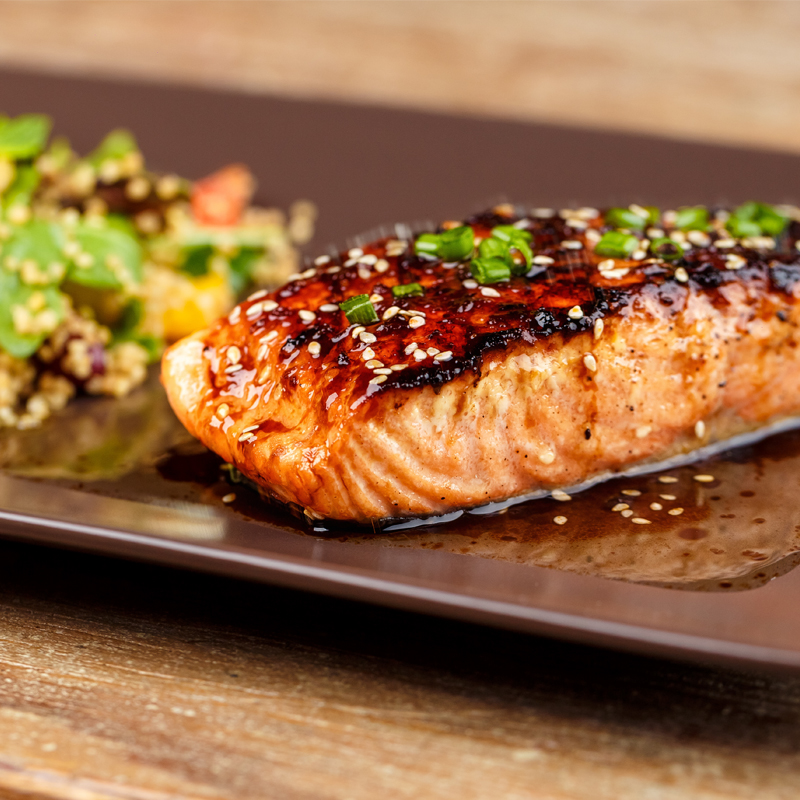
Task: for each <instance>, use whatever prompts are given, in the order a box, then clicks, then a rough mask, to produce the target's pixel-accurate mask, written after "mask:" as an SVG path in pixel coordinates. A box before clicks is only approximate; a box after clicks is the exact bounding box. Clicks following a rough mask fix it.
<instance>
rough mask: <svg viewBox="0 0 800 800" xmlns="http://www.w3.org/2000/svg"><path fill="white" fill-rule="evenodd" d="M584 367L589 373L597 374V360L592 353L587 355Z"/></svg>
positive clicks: (584, 359) (584, 358)
mask: <svg viewBox="0 0 800 800" xmlns="http://www.w3.org/2000/svg"><path fill="white" fill-rule="evenodd" d="M583 365H584V366H585V367H586V369H588V370H589V372H597V359H596V358H595V357H594V356H593V355H592V354H591V353H586V355H585V356H584V357H583Z"/></svg>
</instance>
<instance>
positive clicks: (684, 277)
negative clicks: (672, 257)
mask: <svg viewBox="0 0 800 800" xmlns="http://www.w3.org/2000/svg"><path fill="white" fill-rule="evenodd" d="M675 280H676V281H678V283H686V282H687V281H688V280H689V273H688V272H687V271H686V269H685V268H684V267H678V268H677V269H676V270H675Z"/></svg>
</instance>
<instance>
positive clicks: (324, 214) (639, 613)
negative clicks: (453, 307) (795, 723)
mask: <svg viewBox="0 0 800 800" xmlns="http://www.w3.org/2000/svg"><path fill="white" fill-rule="evenodd" d="M0 111H2V112H5V113H11V114H14V113H19V112H22V111H46V112H48V113H51V114H52V115H53V116H54V117H55V120H56V128H57V130H58V131H59V132H62V133H66V134H67V135H68V136H70V137H71V138H72V140H73V141H74V143H75V145H76V146H77V147H78V149H84V150H86V149H89V148H90V147H91V146H92V145H93V144H94V143H95V142H96V141H97V140H98V139H99V138H100V136H101V135H102V134H103V133H104V132H105V131H107V130H108V129H110V128H112V127H118V126H128V127H130V128H132V129H133V130H134V131H136V133H137V134H138V136H139V139H140V141H141V144H142V146H143V149H144V151H145V153H146V154H147V156H148V159H149V163H151V164H152V165H153V166H154V167H156V168H160V169H163V170H175V171H177V172H182V173H184V174H188V175H190V176H198V175H201V174H203V173H204V172H207V171H210V170H212V169H214V168H216V167H218V166H220V165H222V164H224V163H227V162H230V161H243V162H246V163H248V164H250V165H252V167H253V168H254V170H255V172H256V174H257V176H258V178H259V181H260V186H261V189H260V195H261V201H262V202H265V203H275V204H278V205H282V206H287V205H288V204H289V203H291V202H292V201H293V200H295V199H299V198H309V199H312V200H314V201H315V202H316V203H317V204H318V205H319V208H320V226H319V233H318V235H317V237H316V240H315V244H314V246H313V248H312V251H318V252H322V251H324V250H325V249H326V247H327V245H328V244H329V243H331V242H338V243H340V244H344V243H345V242H346V241H347V238H348V236H350V235H352V234H358V233H361V232H363V231H365V230H367V229H369V228H371V227H374V226H378V225H380V224H384V223H391V222H396V221H405V222H413V221H416V220H420V219H426V218H430V219H434V220H439V219H444V218H458V217H460V216H462V215H465V214H467V213H469V212H472V211H475V210H477V209H479V208H480V207H482V206H484V205H487V204H489V203H491V202H494V201H496V200H499V199H502V198H508V199H513V200H515V201H519V202H528V203H531V204H533V205H546V206H555V207H559V206H561V205H568V204H570V205H571V204H580V205H609V204H612V203H618V202H626V203H629V202H632V201H636V202H647V203H656V204H660V205H662V206H672V205H678V204H688V203H694V202H707V203H714V202H727V203H736V202H740V201H742V200H745V199H751V198H754V199H763V200H767V201H774V202H782V201H792V200H793V201H797V200H798V199H800V198H798V197H797V196H796V194H795V195H793V194H791V190H792V188H793V187H797V186H798V185H800V180H798V178H800V158H797V157H794V156H788V155H780V154H769V153H758V152H749V151H743V150H735V149H730V148H720V147H710V146H702V145H696V144H688V143H679V142H672V141H666V140H658V139H654V138H644V137H634V136H625V135H621V134H610V133H598V132H589V131H578V130H572V129H566V128H556V127H548V126H535V125H525V124H521V123H511V122H498V121H487V120H478V119H466V118H456V117H449V116H437V115H432V114H422V113H416V112H410V111H398V110H387V109H374V108H363V107H357V106H346V105H336V104H329V103H311V102H299V101H291V100H279V99H275V98H263V97H262V98H258V97H249V96H239V95H234V94H225V93H214V92H203V91H199V90H187V89H176V88H167V87H155V86H142V85H136V84H123V83H111V82H101V81H86V80H76V79H75V80H72V79H60V78H54V77H44V76H36V75H30V74H22V73H8V72H6V73H0ZM0 465H2V466H3V468H4V469H3V472H2V474H0V520H2V532H3V534H4V535H7V536H12V537H16V538H20V539H25V540H29V541H37V542H47V543H51V544H54V545H60V546H67V547H76V548H81V549H85V550H91V551H95V552H101V553H108V554H113V555H119V556H125V557H131V558H140V559H147V560H151V561H156V562H161V563H165V564H172V565H176V566H180V567H190V568H195V569H203V570H210V571H215V572H220V573H224V574H229V575H236V576H241V577H245V578H251V579H258V580H265V581H270V582H274V583H281V584H284V585H288V586H294V587H298V588H305V589H311V590H314V591H317V592H321V593H328V594H336V595H342V596H347V597H353V598H358V599H363V600H368V601H372V602H378V603H385V604H389V605H395V606H401V607H404V608H410V609H414V610H419V611H426V612H431V613H441V614H446V615H450V616H455V617H460V618H464V619H469V620H474V621H478V622H484V623H489V624H497V625H503V626H506V627H512V628H517V629H520V630H526V631H532V632H540V633H547V634H551V635H557V636H562V637H567V638H572V639H577V640H581V641H588V642H595V643H605V644H611V645H614V646H621V647H627V648H630V649H636V650H643V651H649V652H660V653H671V654H673V655H681V656H684V657H693V658H716V659H733V660H739V661H745V662H751V663H760V664H764V665H772V666H783V667H792V668H795V667H800V610H798V609H800V570H794V567H795V566H796V565H797V564H798V563H800V539H799V538H798V531H800V510H798V508H797V506H796V497H797V495H796V494H795V493H796V492H797V491H798V488H800V433H797V432H796V431H791V430H788V431H784V432H782V433H778V434H776V435H774V436H772V437H770V438H769V439H767V440H765V441H763V442H761V443H757V444H750V445H747V446H741V447H739V448H737V449H735V450H732V451H730V452H728V453H726V454H723V455H719V456H715V457H714V458H712V459H710V460H709V461H707V462H706V463H704V464H702V465H695V466H692V467H681V468H676V469H672V470H670V471H668V472H666V473H654V474H653V475H649V476H640V477H637V478H630V479H627V480H617V481H614V482H611V483H606V484H603V485H601V486H596V487H594V488H593V489H590V490H588V491H586V492H584V493H582V494H581V495H579V496H576V497H575V498H573V499H572V500H571V501H569V502H567V503H558V502H556V501H555V500H550V499H548V500H541V501H534V502H530V503H526V504H523V505H519V506H515V507H513V508H511V509H509V510H508V511H506V512H504V513H501V514H492V515H480V514H465V515H462V516H461V517H459V518H458V519H456V520H454V521H452V522H450V523H448V524H447V525H443V526H422V527H417V528H412V529H408V530H401V531H394V532H388V533H382V534H375V533H372V532H369V531H363V530H358V529H356V528H354V527H347V526H343V527H342V528H341V529H338V530H335V531H314V530H312V529H310V528H309V527H308V526H307V525H306V523H304V522H302V521H298V520H296V519H294V518H293V517H292V516H290V515H289V514H288V513H287V512H286V511H285V510H283V509H279V508H270V507H267V506H266V505H264V503H262V502H261V501H260V500H259V499H258V497H257V496H255V495H254V494H253V493H252V492H251V490H250V489H248V488H246V487H244V486H231V485H230V484H228V483H226V482H225V480H224V479H223V477H222V476H221V473H220V465H219V462H218V461H217V460H216V459H215V458H214V457H212V456H210V455H209V454H208V453H206V452H204V451H203V450H202V448H200V447H199V446H198V445H196V444H195V443H193V442H192V441H191V440H190V439H189V437H188V436H187V435H186V434H185V432H184V431H183V430H182V429H181V427H180V426H179V425H178V424H177V422H176V421H175V419H174V417H173V416H172V414H171V412H170V410H169V408H168V406H167V404H166V401H165V398H164V395H163V392H162V390H161V389H160V387H159V385H158V382H157V380H156V379H155V376H153V379H152V380H151V382H150V383H149V384H148V385H147V386H146V387H144V388H143V389H141V390H140V391H138V392H136V393H135V394H133V395H132V396H130V397H128V398H125V399H123V400H121V401H109V400H81V401H79V402H77V403H75V404H73V405H72V406H70V407H69V408H68V409H67V410H66V411H65V412H63V413H62V414H61V415H59V416H58V417H57V418H56V419H54V420H51V421H50V422H49V423H48V424H47V425H45V426H44V427H43V428H41V429H39V430H35V431H28V432H7V433H5V434H3V435H2V436H0ZM698 474H704V475H710V476H711V479H710V480H708V481H705V482H702V481H698V480H696V479H695V476H697V475H698ZM664 478H666V479H667V480H668V481H670V482H662V480H660V479H664ZM227 494H235V495H236V499H235V500H234V501H233V502H231V503H223V502H222V497H223V496H225V495H227ZM620 503H626V504H627V505H628V506H629V507H630V510H633V512H634V514H633V515H632V516H631V517H628V518H626V517H623V516H622V515H621V514H620V512H619V511H612V510H611V509H612V508H614V507H615V506H618V505H619V504H620ZM676 508H682V509H684V510H683V512H682V513H680V514H675V515H670V514H668V511H669V510H670V509H676ZM559 515H563V516H566V517H567V523H566V524H564V525H556V524H554V522H553V519H554V517H556V516H559ZM634 518H637V519H647V520H648V522H649V524H641V523H634V522H633V519H634Z"/></svg>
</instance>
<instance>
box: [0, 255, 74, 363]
mask: <svg viewBox="0 0 800 800" xmlns="http://www.w3.org/2000/svg"><path fill="white" fill-rule="evenodd" d="M65 310H66V308H65V302H64V296H63V295H62V294H61V292H60V291H59V290H58V288H57V287H56V286H52V285H51V286H28V285H26V284H24V283H23V282H22V279H21V278H20V276H19V274H18V273H17V272H12V271H10V270H8V269H0V348H2V349H3V350H5V351H6V352H7V353H9V354H10V355H12V356H14V358H28V357H29V356H32V355H33V354H34V353H35V352H36V351H37V350H38V349H39V348H40V347H41V345H42V342H44V340H45V339H46V338H47V337H48V336H49V335H50V334H51V333H52V332H53V330H55V328H56V327H57V326H58V325H59V324H60V323H61V321H62V320H63V319H64V313H65Z"/></svg>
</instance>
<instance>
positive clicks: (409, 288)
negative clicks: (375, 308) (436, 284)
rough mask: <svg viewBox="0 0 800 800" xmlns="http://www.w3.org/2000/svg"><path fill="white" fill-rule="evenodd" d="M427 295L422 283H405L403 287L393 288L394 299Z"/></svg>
mask: <svg viewBox="0 0 800 800" xmlns="http://www.w3.org/2000/svg"><path fill="white" fill-rule="evenodd" d="M422 294H425V290H424V289H423V288H422V284H420V283H405V284H403V285H401V286H392V296H393V297H417V296H419V295H422Z"/></svg>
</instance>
